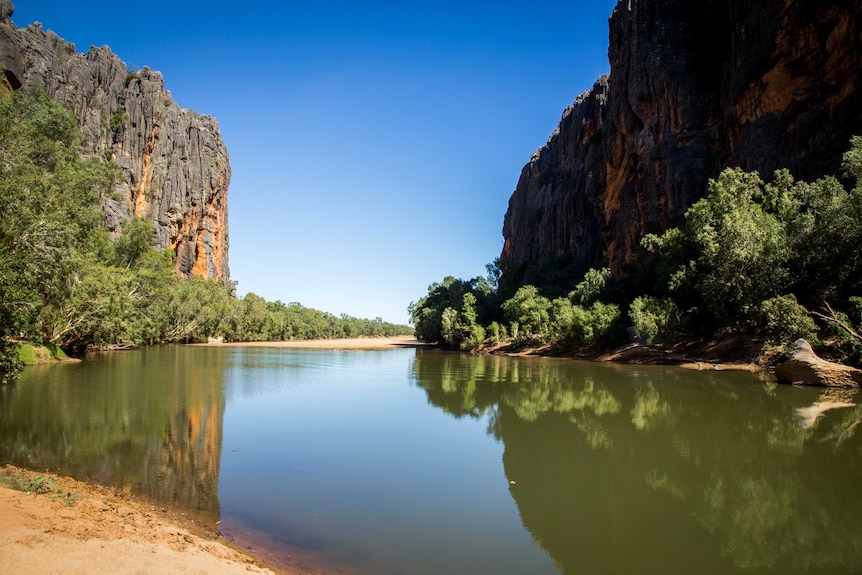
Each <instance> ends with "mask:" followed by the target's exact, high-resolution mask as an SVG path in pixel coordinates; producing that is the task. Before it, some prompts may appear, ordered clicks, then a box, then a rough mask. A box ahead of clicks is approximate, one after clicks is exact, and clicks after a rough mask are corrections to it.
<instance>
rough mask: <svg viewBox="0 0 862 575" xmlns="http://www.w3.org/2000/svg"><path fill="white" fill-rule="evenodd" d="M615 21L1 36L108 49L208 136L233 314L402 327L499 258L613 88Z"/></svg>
mask: <svg viewBox="0 0 862 575" xmlns="http://www.w3.org/2000/svg"><path fill="white" fill-rule="evenodd" d="M614 5H615V1H613V0H594V1H592V2H581V1H578V0H573V1H570V2H556V1H534V2H505V1H500V2H484V1H483V2H472V3H469V4H465V3H460V2H458V3H455V2H448V1H438V2H433V3H409V2H408V3H405V2H374V1H369V2H364V3H360V2H302V3H299V2H291V1H286V2H270V1H253V2H245V3H236V2H233V3H226V2H224V3H223V2H218V1H210V2H196V1H195V2H182V1H176V2H173V3H163V4H160V3H155V4H153V3H149V4H147V3H143V4H141V3H137V2H116V1H110V2H109V1H87V2H68V0H65V1H62V2H61V1H54V0H50V1H48V0H46V1H40V0H18V1H17V2H15V13H14V14H13V16H12V19H13V21H14V22H15V24H16V25H18V26H25V25H27V24H30V23H32V22H34V21H39V22H41V23H42V25H43V27H44V28H45V29H51V30H54V31H55V32H56V33H57V34H58V35H59V36H60V37H62V38H64V39H66V40H68V41H70V42H74V43H75V44H76V47H77V49H78V52H85V51H86V50H87V49H88V48H89V46H91V45H96V46H101V45H105V44H107V45H108V46H110V47H111V49H112V50H113V51H114V52H115V53H116V54H117V55H118V56H119V57H120V58H121V59H122V60H123V61H124V62H126V64H127V65H128V66H129V68H130V69H133V70H136V69H139V68H141V67H142V66H149V67H150V68H152V69H154V70H158V71H160V72H162V74H163V75H164V78H165V87H166V89H168V90H170V91H171V92H172V94H173V98H174V100H175V101H176V102H177V103H178V104H179V105H181V106H183V107H187V108H192V109H194V110H196V111H198V112H199V113H205V114H210V115H213V116H215V117H216V118H217V119H218V121H219V124H220V127H221V131H222V137H223V138H224V140H225V142H226V144H227V148H228V152H229V154H230V159H231V169H232V172H233V176H232V180H231V186H230V191H229V197H228V209H229V225H230V241H231V244H230V267H231V277H232V279H234V280H236V281H238V282H239V283H238V286H237V288H238V293H239V295H240V296H242V295H245V294H246V293H248V292H254V293H256V294H258V295H260V296H263V297H265V298H266V299H268V300H276V299H278V300H281V301H283V302H300V303H302V304H303V305H305V306H308V307H313V308H317V309H320V310H323V311H327V312H330V313H334V314H341V313H347V314H349V315H352V316H356V317H367V318H374V317H382V318H383V319H384V320H386V321H392V322H396V323H407V319H408V317H407V311H406V308H407V306H408V304H409V303H410V302H411V301H415V300H417V299H418V298H420V297H421V296H423V295H425V293H426V292H427V287H428V285H429V284H431V283H432V282H435V281H440V280H441V279H442V278H443V277H444V276H446V275H453V276H455V277H461V278H464V279H467V278H471V277H475V276H478V275H484V274H485V264H487V263H489V262H491V261H492V260H493V259H494V258H495V257H497V256H498V255H499V253H500V250H501V248H502V245H503V240H502V232H501V230H502V225H503V215H504V214H505V212H506V206H507V203H508V200H509V196H510V195H511V193H512V191H513V190H514V188H515V185H516V184H517V181H518V176H519V174H520V171H521V168H522V167H523V165H524V164H525V163H526V162H527V161H528V160H529V159H530V155H531V154H532V153H533V151H535V150H536V149H537V148H539V147H540V146H542V145H543V144H544V143H545V142H546V141H547V138H548V136H549V135H550V134H551V132H552V131H553V129H554V128H555V127H556V126H557V123H558V122H559V120H560V116H561V114H562V112H563V109H564V108H565V107H566V106H567V105H569V104H571V102H572V101H573V100H574V99H575V98H576V97H577V96H578V94H580V93H581V92H583V91H584V90H586V89H588V88H589V87H590V86H592V84H593V82H594V81H595V79H596V78H597V77H598V76H599V75H600V74H603V73H607V72H608V71H609V66H608V61H607V34H608V28H607V19H608V17H609V16H610V14H611V11H612V10H613V7H614Z"/></svg>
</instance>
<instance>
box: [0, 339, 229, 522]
mask: <svg viewBox="0 0 862 575" xmlns="http://www.w3.org/2000/svg"><path fill="white" fill-rule="evenodd" d="M179 351H180V350H178V349H177V348H172V347H165V348H156V349H146V350H141V351H136V352H117V353H112V354H104V355H102V356H101V357H99V358H98V360H97V361H87V362H83V363H81V364H78V365H61V366H48V367H46V368H40V369H32V370H26V371H25V373H24V374H23V376H22V377H21V378H20V380H19V381H18V382H17V383H16V384H14V385H12V386H8V387H7V388H4V389H3V390H2V393H0V460H2V461H5V462H9V463H14V464H17V465H22V466H27V467H30V468H33V469H48V470H51V471H57V472H59V473H63V474H68V475H72V476H74V477H78V478H80V479H85V480H92V481H97V482H99V483H103V484H106V485H114V486H117V487H120V488H124V489H128V490H130V491H133V492H136V493H139V494H142V495H145V496H148V497H152V498H154V499H156V500H158V501H160V502H162V503H163V504H165V505H170V506H173V507H177V508H181V509H183V510H187V511H191V512H194V513H195V514H196V515H198V516H199V517H200V519H203V520H206V521H210V522H211V523H214V522H215V521H216V520H217V519H218V515H219V502H218V475H219V462H220V458H221V446H222V419H223V416H224V409H225V399H224V394H223V391H222V374H223V372H224V364H223V357H224V355H223V354H221V353H218V352H217V351H215V350H208V349H194V350H189V349H182V350H181V351H182V353H178V352H179Z"/></svg>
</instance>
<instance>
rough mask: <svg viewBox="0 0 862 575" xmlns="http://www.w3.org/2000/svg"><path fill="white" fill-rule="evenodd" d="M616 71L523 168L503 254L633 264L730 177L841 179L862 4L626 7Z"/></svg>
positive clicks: (771, 1)
mask: <svg viewBox="0 0 862 575" xmlns="http://www.w3.org/2000/svg"><path fill="white" fill-rule="evenodd" d="M609 27H610V34H609V39H610V44H609V49H608V56H609V60H610V64H611V73H610V76H609V77H607V78H601V79H599V81H598V82H597V83H596V85H595V86H593V88H592V89H591V90H589V91H588V92H586V93H585V94H583V95H581V96H580V97H579V98H578V99H577V100H576V101H575V103H574V105H573V106H572V107H571V108H570V109H567V110H566V112H565V113H564V114H563V119H562V121H561V123H560V126H559V128H558V129H557V131H555V132H554V134H553V135H552V136H551V138H550V139H549V141H548V143H547V144H546V145H545V146H544V147H543V148H542V149H541V150H539V151H538V152H537V153H536V154H534V156H533V158H532V159H531V160H530V162H529V163H528V164H527V165H526V166H525V167H524V169H523V171H522V173H521V178H520V180H519V182H518V185H517V188H516V189H515V192H514V194H513V195H512V197H511V199H510V200H509V209H508V211H507V213H506V217H505V221H504V224H503V237H504V247H503V253H502V257H503V258H509V259H511V260H512V261H513V262H515V263H528V264H529V263H538V262H540V261H542V260H543V259H544V258H547V257H549V256H552V257H559V258H563V259H564V260H566V261H568V262H569V263H571V264H574V265H575V266H577V267H580V268H582V269H583V268H586V267H589V266H596V265H605V264H607V265H610V266H611V267H612V268H613V269H615V270H619V269H622V268H623V267H624V265H625V264H626V263H627V262H629V261H631V259H632V257H633V256H634V255H635V253H636V251H637V248H638V245H639V242H640V239H641V238H642V237H643V236H644V235H645V234H647V233H652V232H661V231H663V230H665V229H667V228H668V227H670V226H675V225H679V224H680V223H682V221H683V214H684V213H685V211H686V209H688V207H689V206H691V204H692V203H694V202H695V201H696V200H697V199H699V198H700V197H702V196H703V194H704V193H705V191H706V185H707V182H708V180H709V178H712V177H715V176H717V175H718V173H719V172H720V171H721V170H722V169H723V168H725V167H728V166H741V167H742V168H744V169H746V170H757V171H759V172H760V173H761V175H762V176H763V177H764V178H766V179H769V178H770V177H771V175H772V173H773V172H774V171H775V170H776V169H778V168H782V167H786V168H789V169H790V170H791V172H792V173H793V174H794V175H795V176H796V177H798V178H803V179H814V178H817V177H820V176H822V175H824V174H827V173H834V172H836V171H837V169H838V167H839V165H840V161H841V155H842V153H843V152H844V151H845V150H846V149H847V148H848V146H849V141H850V137H851V136H852V135H854V134H860V133H862V4H859V2H858V1H857V0H841V1H838V0H828V1H827V0H759V1H757V2H755V1H753V0H700V1H698V2H691V1H689V0H620V2H619V3H618V4H617V6H616V8H615V9H614V12H613V14H612V15H611V17H610V20H609Z"/></svg>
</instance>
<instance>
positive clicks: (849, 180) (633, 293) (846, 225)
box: [408, 137, 862, 364]
mask: <svg viewBox="0 0 862 575" xmlns="http://www.w3.org/2000/svg"><path fill="white" fill-rule="evenodd" d="M845 184H846V185H845ZM566 271H567V270H566V268H565V262H562V265H560V262H551V263H547V262H546V263H545V264H544V265H540V266H534V267H532V268H530V269H522V268H518V267H517V266H514V265H512V264H511V262H506V261H500V260H497V261H495V262H494V263H493V264H490V265H489V266H488V272H489V273H488V277H486V278H474V279H471V280H468V281H464V280H460V279H455V278H453V277H447V278H445V279H444V280H443V281H442V282H441V283H434V284H432V285H431V286H430V287H429V288H428V293H427V294H426V295H425V296H424V297H422V298H420V299H419V300H418V301H416V302H414V303H412V304H411V305H410V307H409V310H408V311H409V312H410V315H411V318H412V321H413V323H414V325H415V329H416V335H417V337H419V338H420V339H422V340H425V341H428V342H435V343H439V344H441V345H443V346H445V347H449V348H454V349H477V348H482V347H485V346H489V345H494V344H499V343H501V342H507V343H512V344H515V345H535V344H540V345H551V346H553V347H555V348H556V349H558V350H560V351H570V350H601V349H606V348H611V347H615V346H618V345H621V344H624V343H627V342H631V341H639V342H643V343H647V344H652V343H673V342H677V341H680V340H693V339H698V338H711V337H716V336H723V335H738V336H742V337H746V338H752V339H757V340H762V342H763V343H764V345H765V346H767V347H769V348H771V349H773V350H778V351H780V350H783V349H786V347H787V345H788V344H789V343H791V342H792V341H794V340H795V339H796V338H799V337H805V338H807V339H809V340H810V341H811V342H812V343H814V344H816V345H820V346H821V349H822V350H825V351H826V352H828V353H829V354H830V355H831V356H833V357H835V358H838V359H841V360H844V361H849V362H851V363H857V364H858V363H859V362H860V359H862V335H860V334H862V137H855V138H853V140H852V142H851V148H850V150H849V151H848V152H847V153H846V154H845V155H844V159H843V165H842V173H841V174H840V175H838V176H829V177H824V178H822V179H819V180H817V181H816V182H813V183H807V182H802V181H796V180H794V178H793V177H792V176H791V174H790V173H789V172H788V171H787V170H779V171H777V172H775V174H774V177H773V179H772V181H771V182H770V183H765V182H764V181H763V180H762V179H761V178H760V177H759V176H758V175H757V174H756V173H753V172H745V171H743V170H741V169H738V168H728V169H726V170H724V171H723V172H722V173H721V174H720V175H719V177H718V178H717V179H715V180H711V181H710V183H709V188H708V193H707V195H706V196H705V197H704V198H703V199H701V200H699V201H698V202H697V203H695V204H694V205H693V206H692V207H691V208H690V209H689V210H688V211H687V212H686V214H685V224H684V225H683V226H682V227H679V228H673V229H670V230H668V231H666V232H665V233H663V234H661V235H655V234H650V235H647V236H646V237H645V238H644V239H643V241H642V243H641V251H640V253H639V254H638V256H637V257H636V258H635V262H634V263H633V264H631V265H629V266H627V267H626V268H625V269H624V270H621V271H620V273H617V274H612V273H611V272H610V270H608V269H606V268H605V269H591V270H588V271H586V273H583V272H581V273H580V274H577V275H571V274H567V273H566ZM519 278H527V280H528V281H522V282H519Z"/></svg>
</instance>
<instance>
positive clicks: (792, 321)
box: [758, 294, 817, 344]
mask: <svg viewBox="0 0 862 575" xmlns="http://www.w3.org/2000/svg"><path fill="white" fill-rule="evenodd" d="M759 320H760V321H759V325H758V333H759V334H761V335H764V336H766V338H767V340H768V341H769V342H770V343H773V344H784V343H791V342H793V341H794V340H796V339H799V338H800V337H802V338H805V339H807V340H809V341H811V342H815V341H817V326H816V325H815V323H814V320H813V319H812V318H811V316H810V315H809V314H808V310H806V309H805V308H804V307H802V306H801V305H799V304H798V303H797V302H796V296H795V295H793V294H789V295H782V296H778V297H774V298H770V299H768V300H766V301H764V302H763V303H761V304H760V317H759Z"/></svg>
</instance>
